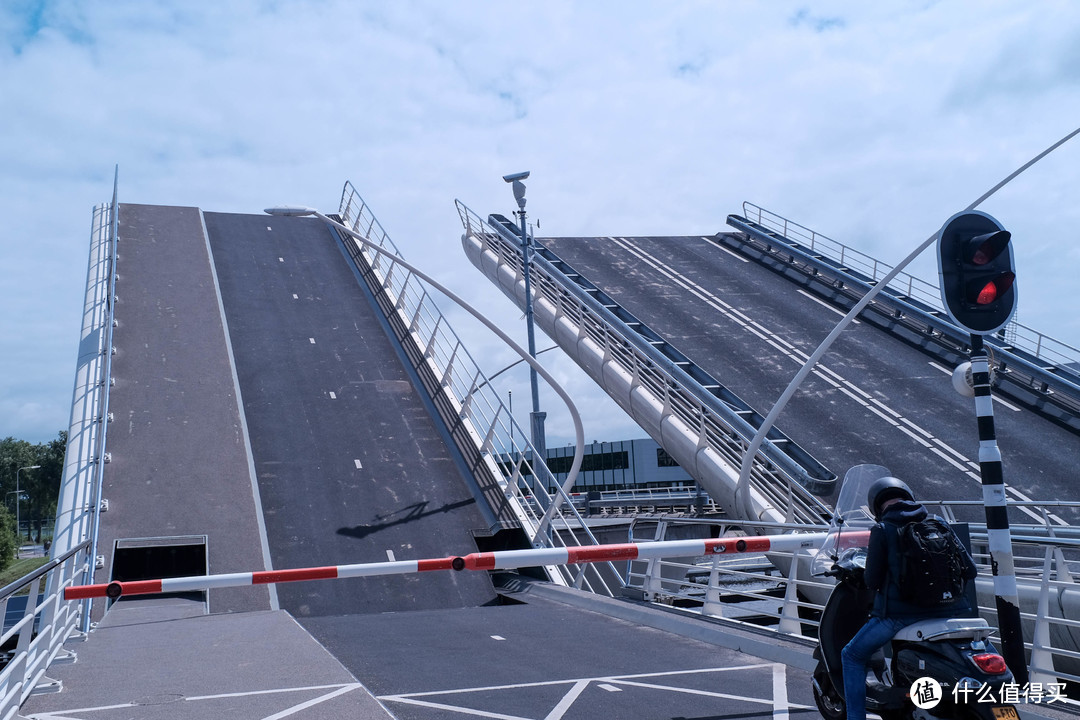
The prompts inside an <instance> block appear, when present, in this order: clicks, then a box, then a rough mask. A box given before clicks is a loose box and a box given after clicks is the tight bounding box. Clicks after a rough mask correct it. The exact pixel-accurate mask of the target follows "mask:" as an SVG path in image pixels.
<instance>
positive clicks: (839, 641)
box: [811, 465, 1019, 720]
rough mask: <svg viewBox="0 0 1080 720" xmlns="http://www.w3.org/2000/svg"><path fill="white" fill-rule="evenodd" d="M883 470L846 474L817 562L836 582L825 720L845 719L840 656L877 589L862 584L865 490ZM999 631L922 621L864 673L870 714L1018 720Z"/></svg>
mask: <svg viewBox="0 0 1080 720" xmlns="http://www.w3.org/2000/svg"><path fill="white" fill-rule="evenodd" d="M889 474H890V473H889V471H888V470H887V469H885V468H883V467H881V466H880V465H859V466H856V467H855V468H852V470H850V471H849V472H848V473H847V475H846V476H845V477H844V482H843V485H842V486H841V490H840V496H839V498H838V500H837V503H836V516H835V517H834V519H833V521H832V525H831V527H830V531H829V535H828V536H827V538H826V541H825V543H824V545H823V546H822V548H821V550H820V551H819V552H818V554H817V556H816V557H815V558H814V560H813V562H812V564H811V573H812V574H814V575H818V576H825V577H833V578H836V581H837V582H836V586H835V587H834V588H833V590H832V593H831V594H830V596H829V599H828V602H827V603H826V604H825V609H824V610H823V611H822V614H821V622H820V625H819V627H818V647H817V648H816V649H815V651H814V658H815V659H816V660H817V667H816V668H815V669H814V673H813V681H812V682H813V690H814V700H815V702H816V703H817V706H818V710H819V711H820V712H821V715H822V717H824V718H825V720H844V718H845V717H846V708H845V705H844V692H843V687H844V682H843V675H842V668H841V662H840V652H841V651H842V650H843V649H844V646H845V645H847V643H848V641H849V640H851V638H852V637H854V636H855V633H856V632H858V631H859V629H860V628H861V627H862V626H863V623H864V622H865V621H866V619H867V618H868V617H869V612H870V609H871V607H872V606H873V599H874V597H873V592H871V591H870V590H869V589H868V588H867V587H866V585H865V583H864V582H863V570H864V569H865V564H866V545H867V543H868V541H869V534H870V533H869V528H870V527H871V526H872V525H873V523H874V521H873V518H872V516H871V515H870V513H869V511H868V510H867V509H866V508H865V506H864V503H865V497H866V490H867V489H868V488H869V485H870V483H872V482H873V481H874V480H876V479H878V478H880V477H884V476H887V475H889ZM992 631H993V629H992V628H991V627H990V626H989V625H988V624H987V623H986V621H985V620H983V619H981V618H970V617H955V618H938V619H933V620H924V621H920V622H916V623H914V624H912V625H909V626H907V627H905V628H903V629H902V630H900V632H898V633H897V634H896V635H895V636H894V637H893V639H892V641H891V642H890V643H889V644H888V645H886V649H887V650H888V651H889V653H888V655H889V656H888V657H886V653H884V652H882V651H879V652H878V653H876V654H875V655H874V657H872V658H871V660H870V663H869V665H868V667H867V675H866V709H867V711H868V712H872V713H876V714H878V715H880V716H881V717H882V718H883V720H931V719H933V718H979V719H986V720H1019V715H1018V714H1017V712H1016V708H1015V707H1014V706H1013V705H1012V704H1011V703H1009V702H1005V701H1003V693H1002V688H1003V687H1004V686H1007V685H1008V686H1012V685H1013V676H1012V673H1011V672H1009V669H1008V667H1007V666H1006V664H1005V660H1004V658H1002V656H1001V655H1000V654H998V652H997V651H996V650H995V649H994V646H993V644H992V643H991V642H990V635H991V633H992Z"/></svg>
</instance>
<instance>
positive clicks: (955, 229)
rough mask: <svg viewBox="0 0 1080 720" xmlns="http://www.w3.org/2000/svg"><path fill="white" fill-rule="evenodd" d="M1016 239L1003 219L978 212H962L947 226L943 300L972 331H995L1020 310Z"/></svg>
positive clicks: (941, 264)
mask: <svg viewBox="0 0 1080 720" xmlns="http://www.w3.org/2000/svg"><path fill="white" fill-rule="evenodd" d="M1011 238H1012V235H1011V233H1009V231H1008V230H1006V229H1005V228H1004V227H1002V226H1001V223H999V222H998V221H997V220H995V219H994V218H992V217H990V216H989V215H987V214H986V213H983V212H978V211H969V212H962V213H957V214H956V215H953V216H952V217H951V218H949V221H948V222H946V223H945V225H944V227H942V228H941V233H940V234H939V235H938V273H939V275H940V277H941V301H942V303H943V304H944V305H945V310H946V311H947V312H948V313H949V317H950V318H952V320H953V322H955V323H956V324H957V325H959V326H960V327H962V328H964V329H966V330H967V331H968V332H971V333H974V334H976V335H988V334H990V333H992V332H995V331H997V330H999V329H1001V328H1002V327H1003V326H1004V325H1005V323H1007V322H1008V321H1009V318H1011V317H1012V314H1013V312H1014V311H1015V310H1016V270H1015V268H1014V267H1013V254H1012V245H1011V244H1010V240H1011Z"/></svg>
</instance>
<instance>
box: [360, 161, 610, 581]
mask: <svg viewBox="0 0 1080 720" xmlns="http://www.w3.org/2000/svg"><path fill="white" fill-rule="evenodd" d="M339 214H340V216H341V218H342V222H343V224H344V225H346V226H347V227H349V228H350V229H352V230H353V231H354V232H356V233H359V234H360V235H363V236H364V237H367V238H369V239H370V240H371V241H372V242H374V243H377V244H378V245H379V247H380V248H382V249H384V250H385V252H379V251H375V250H372V249H370V248H368V247H365V246H363V245H361V244H360V243H356V242H352V241H349V240H348V239H347V238H343V241H345V242H346V245H347V247H348V248H349V252H350V254H351V255H352V257H353V260H354V261H355V262H356V263H357V266H358V268H359V270H360V272H361V274H362V275H364V276H365V280H366V282H367V283H368V286H369V287H370V288H371V290H372V292H373V293H374V294H375V295H376V296H381V297H382V301H383V302H381V303H380V304H381V306H382V307H383V311H384V313H385V314H389V315H392V316H394V317H393V318H390V319H391V325H392V326H393V325H395V324H396V326H397V327H398V328H399V329H400V330H401V333H400V334H401V337H399V340H400V341H401V342H402V343H403V345H404V344H410V345H411V346H412V349H413V350H414V351H415V352H413V353H412V354H411V361H412V362H413V364H414V366H415V367H414V369H416V370H417V372H418V374H419V375H420V376H421V380H422V382H424V383H425V386H426V387H425V389H426V390H427V392H428V393H429V396H431V398H432V401H433V402H434V403H435V405H436V408H437V410H438V411H439V412H440V414H441V415H442V416H443V417H442V419H443V421H444V423H445V424H446V426H447V429H448V431H449V433H450V435H451V437H452V438H453V440H454V442H455V444H456V445H457V446H458V449H459V450H460V451H461V453H462V455H463V456H464V457H465V460H466V462H467V463H468V464H469V466H470V468H469V469H470V471H471V472H472V474H473V476H474V478H475V479H476V481H477V483H478V486H479V491H480V492H481V493H482V494H483V495H484V497H485V498H486V499H487V501H488V503H489V504H490V505H491V507H492V509H493V511H494V512H495V513H497V514H498V513H500V511H509V513H512V515H513V520H514V521H516V523H518V524H519V525H520V526H521V528H522V530H523V531H524V532H525V533H526V534H527V535H528V537H529V538H534V537H537V538H539V540H540V541H541V543H542V544H543V545H544V546H546V547H558V546H565V545H566V544H567V543H575V544H596V542H597V540H596V538H595V537H594V536H593V535H592V533H591V532H590V531H589V530H588V528H587V526H586V525H585V523H584V521H583V520H582V518H581V515H580V514H579V512H578V510H577V508H575V507H574V505H573V502H572V500H571V498H570V497H569V496H568V495H566V493H565V492H564V491H563V489H562V488H561V487H559V484H558V483H556V482H554V479H553V476H552V475H551V473H550V471H548V469H547V467H546V466H545V465H544V463H543V460H542V459H541V458H539V456H538V454H537V453H536V452H535V450H534V448H533V447H532V444H531V443H530V442H529V441H528V439H527V438H528V433H526V432H524V431H523V430H522V428H521V427H520V426H519V425H517V423H516V422H515V421H514V418H513V416H512V415H511V414H510V412H509V411H508V409H507V408H506V406H505V405H504V404H503V402H502V400H501V398H500V397H499V395H498V393H497V392H496V391H495V389H494V388H493V387H491V385H490V384H489V383H488V378H487V377H486V376H485V375H484V373H483V371H482V370H481V369H480V367H479V366H478V365H477V363H476V362H475V361H474V360H473V358H472V356H471V355H470V354H469V352H468V350H466V348H465V346H464V345H463V344H462V343H461V340H460V339H459V338H458V337H457V335H456V334H455V332H454V331H453V329H452V328H451V327H450V324H449V322H448V321H447V320H446V318H445V316H444V315H443V314H442V312H441V311H440V310H439V308H438V306H437V305H436V303H435V299H434V298H433V297H432V296H431V294H430V293H429V291H428V288H427V287H426V285H425V283H424V282H423V281H422V280H421V279H420V278H418V277H416V276H415V275H414V274H413V273H411V272H410V271H408V270H407V269H405V268H403V267H402V266H401V265H400V264H399V263H397V261H396V259H395V258H396V257H401V253H400V251H398V249H397V247H396V246H395V245H394V243H393V242H392V241H391V240H390V237H389V235H387V233H386V231H385V230H383V228H382V226H381V225H380V224H379V222H378V220H377V219H376V218H375V216H374V214H373V213H372V212H371V209H370V207H368V205H367V203H365V202H364V200H363V198H361V197H360V195H359V194H358V193H357V192H356V190H355V189H354V188H353V186H352V184H351V183H348V182H346V183H345V187H344V190H343V192H342V198H341V205H340V210H339ZM406 354H407V355H410V353H409V352H408V349H407V351H406ZM437 420H438V419H437ZM500 458H511V459H512V460H511V461H509V462H500V461H499V460H500ZM547 480H551V483H550V485H551V486H553V487H554V491H553V492H550V491H549V489H548V487H549V484H548V482H546V481H547ZM555 502H558V505H559V508H558V510H557V511H556V513H555V515H554V516H553V517H552V518H551V521H550V523H549V524H550V525H555V526H558V527H566V526H568V525H571V524H572V525H574V526H577V527H581V528H583V532H582V533H581V534H580V537H579V536H578V535H577V534H569V533H566V534H564V533H557V532H550V531H544V528H543V526H544V523H543V517H544V514H545V513H546V512H547V511H548V509H549V507H550V506H551V504H552V503H555ZM502 514H503V515H504V516H505V515H506V514H507V513H506V512H503V513H502ZM493 529H495V528H493ZM564 535H565V537H564ZM548 572H549V575H550V576H551V579H552V580H553V581H554V582H559V583H561V584H564V585H573V586H577V587H584V588H586V589H589V590H591V591H593V592H597V593H600V594H604V595H614V594H616V590H615V589H612V588H611V587H610V586H609V583H608V581H607V580H605V576H604V575H603V574H601V572H600V571H599V570H598V569H597V568H593V567H592V566H591V565H585V566H580V567H574V568H571V567H570V566H567V565H561V566H551V567H549V568H548ZM607 576H608V577H609V578H610V577H618V573H616V572H615V571H614V568H610V572H609V573H608V575H607Z"/></svg>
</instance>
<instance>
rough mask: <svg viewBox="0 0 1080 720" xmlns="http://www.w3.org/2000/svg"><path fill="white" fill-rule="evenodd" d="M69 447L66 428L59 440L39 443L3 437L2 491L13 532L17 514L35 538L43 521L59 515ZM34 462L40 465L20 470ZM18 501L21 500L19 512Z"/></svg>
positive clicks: (0, 461)
mask: <svg viewBox="0 0 1080 720" xmlns="http://www.w3.org/2000/svg"><path fill="white" fill-rule="evenodd" d="M66 447H67V433H66V432H64V431H60V433H59V434H58V435H57V438H56V439H55V440H52V441H50V442H48V443H39V444H37V445H31V444H30V443H29V442H27V441H26V440H16V439H15V438H13V437H6V438H4V439H3V440H0V491H2V493H3V498H2V502H0V507H2V508H3V509H5V510H6V511H8V512H9V514H10V515H11V519H10V528H11V530H12V532H15V517H16V516H18V517H19V519H20V520H21V521H22V524H23V527H24V528H27V530H28V532H29V533H30V536H31V538H32V539H33V540H39V539H40V528H41V523H42V522H45V521H49V520H51V519H52V518H53V517H55V515H56V502H57V499H58V497H59V494H60V480H61V478H62V477H63V474H64V451H65V449H66ZM34 465H38V466H40V467H37V468H33V469H26V470H23V471H22V472H19V469H20V468H32V467H33V466H34ZM16 486H17V487H18V491H19V492H18V493H16ZM17 498H21V499H17ZM16 502H18V503H19V507H18V512H16ZM35 530H36V531H35Z"/></svg>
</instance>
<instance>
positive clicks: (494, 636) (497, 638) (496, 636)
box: [491, 635, 506, 640]
mask: <svg viewBox="0 0 1080 720" xmlns="http://www.w3.org/2000/svg"><path fill="white" fill-rule="evenodd" d="M491 639H492V640H505V639H506V638H504V637H503V636H502V635H492V636H491Z"/></svg>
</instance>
